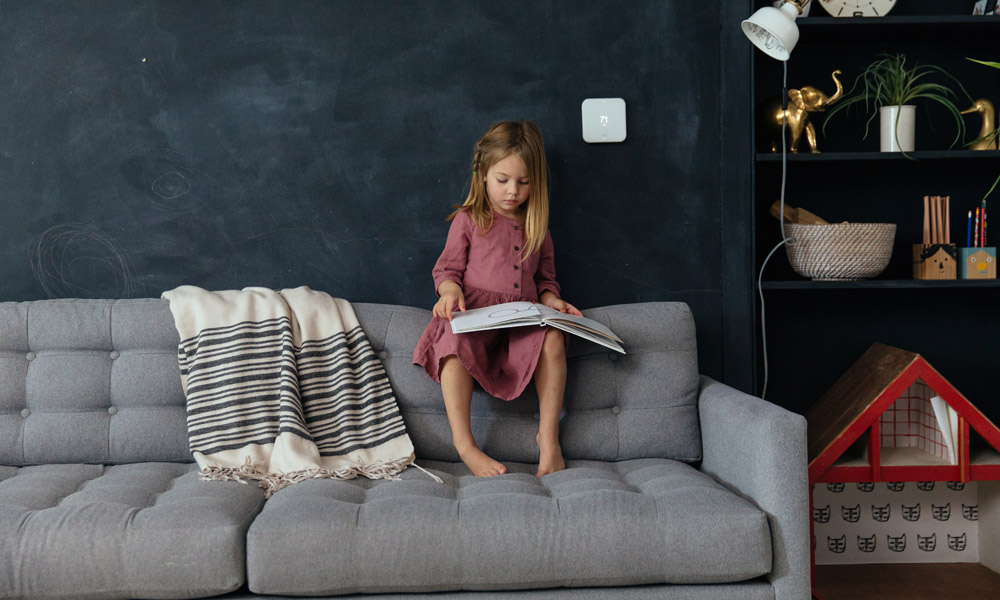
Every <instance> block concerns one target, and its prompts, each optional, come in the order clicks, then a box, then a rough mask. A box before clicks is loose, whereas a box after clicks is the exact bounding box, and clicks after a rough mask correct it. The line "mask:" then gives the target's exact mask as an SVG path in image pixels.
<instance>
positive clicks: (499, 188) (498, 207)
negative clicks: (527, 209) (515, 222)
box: [484, 154, 531, 219]
mask: <svg viewBox="0 0 1000 600" xmlns="http://www.w3.org/2000/svg"><path fill="white" fill-rule="evenodd" d="M484 182H485V183H486V197H487V198H488V199H489V201H490V206H491V207H493V210H495V211H497V212H498V213H500V214H501V215H503V216H505V217H508V218H510V219H518V218H519V217H520V216H521V215H523V213H524V211H523V210H522V209H521V205H522V204H524V203H525V202H527V200H528V195H529V194H530V193H531V180H530V179H528V167H526V166H525V164H524V161H523V160H521V159H520V157H518V156H516V155H514V154H511V155H509V156H507V157H506V158H504V159H503V160H499V161H497V162H496V163H494V164H493V166H492V167H490V170H489V172H487V173H486V178H485V179H484Z"/></svg>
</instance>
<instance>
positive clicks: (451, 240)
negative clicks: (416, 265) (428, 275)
mask: <svg viewBox="0 0 1000 600" xmlns="http://www.w3.org/2000/svg"><path fill="white" fill-rule="evenodd" d="M471 234H472V219H471V218H470V217H469V215H468V213H466V212H465V211H462V212H459V213H458V214H457V215H455V218H454V219H453V220H452V222H451V227H450V228H449V229H448V240H447V241H446V242H445V244H444V250H442V251H441V256H439V257H438V259H437V263H435V264H434V270H433V272H432V274H433V276H434V291H435V292H437V294H438V301H437V302H436V303H435V304H434V309H433V312H434V316H435V317H440V318H442V319H448V320H449V321H450V320H451V312H452V311H453V310H455V308H456V307H457V308H458V310H461V311H464V310H465V293H464V292H463V290H462V285H463V281H464V279H465V268H466V266H467V265H468V262H469V241H470V236H471Z"/></svg>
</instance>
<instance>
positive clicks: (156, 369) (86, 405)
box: [0, 299, 192, 465]
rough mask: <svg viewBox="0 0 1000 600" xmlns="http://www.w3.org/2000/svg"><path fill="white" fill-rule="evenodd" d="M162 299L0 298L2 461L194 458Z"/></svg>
mask: <svg viewBox="0 0 1000 600" xmlns="http://www.w3.org/2000/svg"><path fill="white" fill-rule="evenodd" d="M177 342H178V338H177V331H176V330H175V329H174V326H173V321H172V319H171V318H170V311H169V308H168V307H167V306H166V305H165V304H164V301H162V300H159V299H142V300H125V301H114V300H76V299H73V300H49V301H41V302H31V303H2V304H0V386H2V389H0V464H6V465H31V464H46V463H67V462H92V463H104V464H117V463H129V462H139V461H183V462H190V461H191V460H192V459H191V453H190V452H189V451H188V448H187V427H186V424H185V423H186V421H185V410H184V395H183V392H182V391H181V385H180V375H179V371H178V367H177Z"/></svg>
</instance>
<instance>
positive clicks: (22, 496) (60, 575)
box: [0, 463, 264, 599]
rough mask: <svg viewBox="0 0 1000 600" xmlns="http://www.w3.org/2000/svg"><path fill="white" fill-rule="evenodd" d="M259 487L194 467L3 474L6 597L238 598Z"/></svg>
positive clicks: (7, 470) (0, 506)
mask: <svg viewBox="0 0 1000 600" xmlns="http://www.w3.org/2000/svg"><path fill="white" fill-rule="evenodd" d="M263 504H264V493H263V490H261V489H260V488H258V487H256V486H249V485H238V484H226V483H216V482H211V483H206V482H201V481H198V472H197V467H196V465H194V464H173V463H143V464H134V465H119V466H111V467H105V466H101V465H79V464H78V465H42V466H33V467H20V468H18V467H4V466H0V557H2V558H3V562H2V563H0V574H2V576H0V597H2V598H29V597H31V598H102V599H105V598H193V597H200V596H207V595H214V594H221V593H225V592H229V591H233V590H236V589H239V588H240V587H241V586H242V585H243V582H244V581H245V579H246V576H245V548H246V532H247V528H248V527H249V525H250V522H251V521H252V520H253V518H254V516H256V515H257V513H258V512H259V511H260V508H261V506H262V505H263Z"/></svg>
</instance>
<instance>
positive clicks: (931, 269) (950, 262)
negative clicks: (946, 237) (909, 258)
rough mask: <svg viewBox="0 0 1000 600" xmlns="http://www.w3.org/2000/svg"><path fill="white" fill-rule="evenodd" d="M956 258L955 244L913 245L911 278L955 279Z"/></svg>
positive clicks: (956, 249)
mask: <svg viewBox="0 0 1000 600" xmlns="http://www.w3.org/2000/svg"><path fill="white" fill-rule="evenodd" d="M957 256H958V247H957V246H956V245H955V244H913V278H914V279H955V276H956V274H957V273H958V265H957V263H958V258H957Z"/></svg>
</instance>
